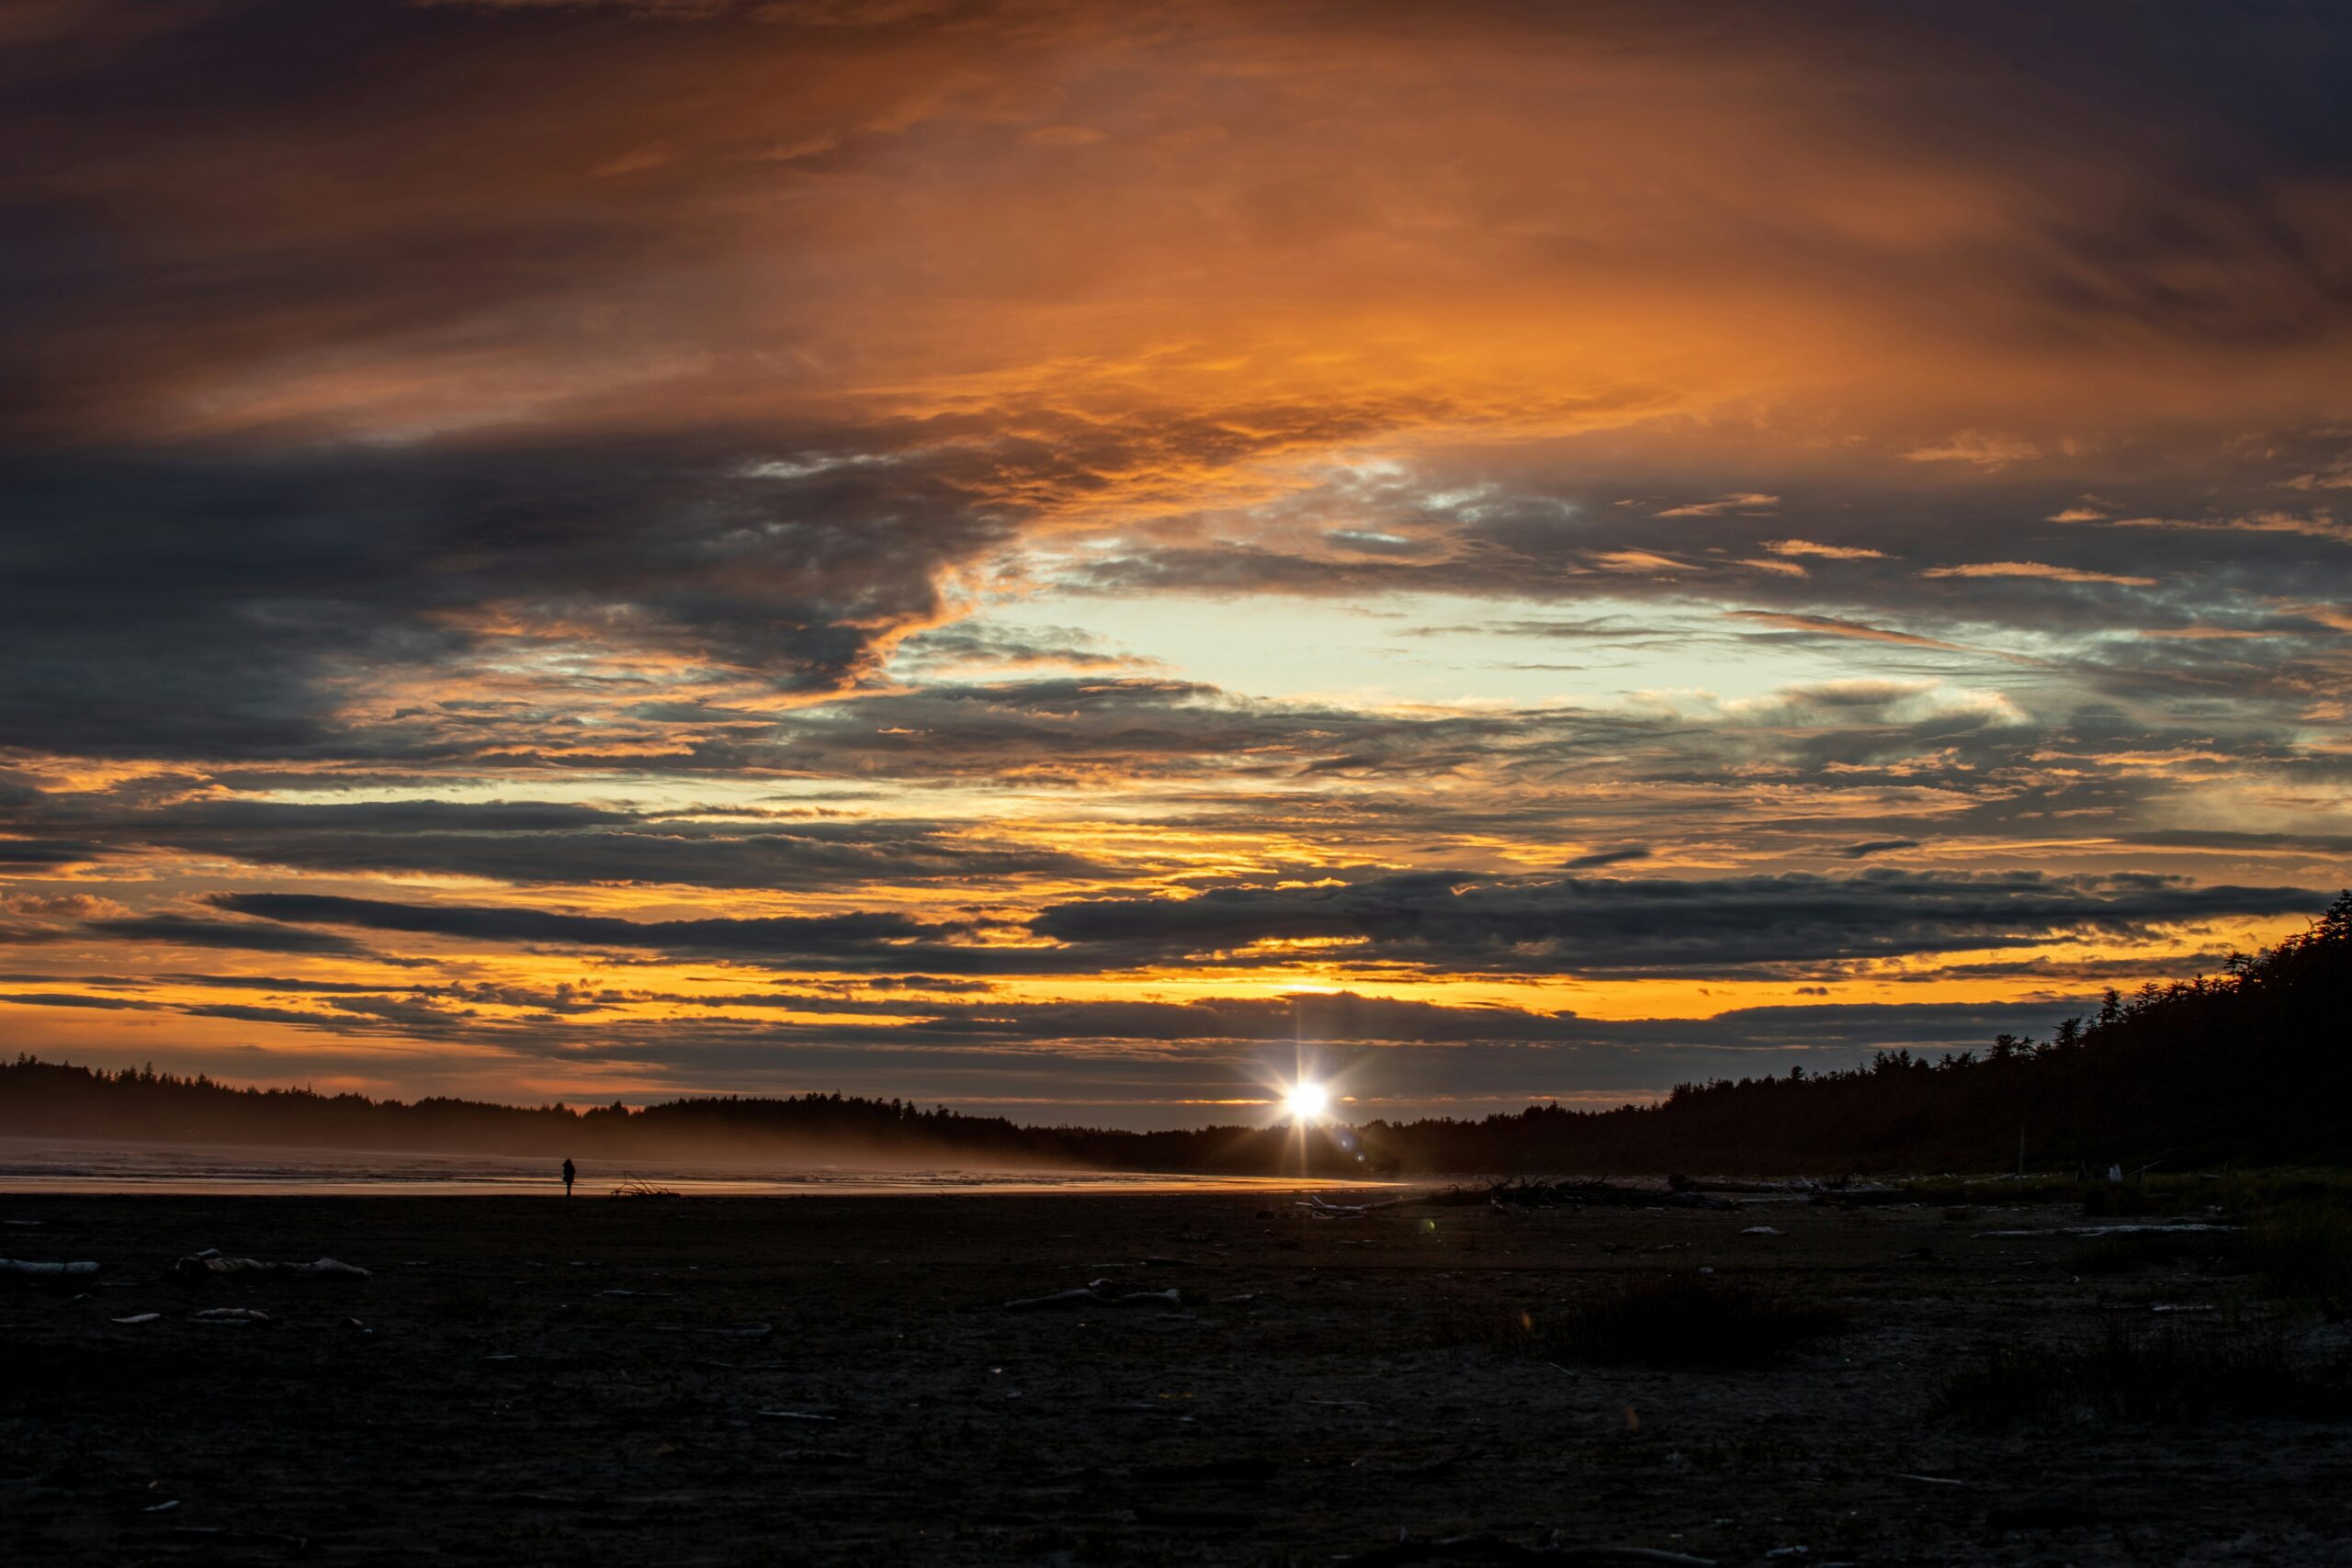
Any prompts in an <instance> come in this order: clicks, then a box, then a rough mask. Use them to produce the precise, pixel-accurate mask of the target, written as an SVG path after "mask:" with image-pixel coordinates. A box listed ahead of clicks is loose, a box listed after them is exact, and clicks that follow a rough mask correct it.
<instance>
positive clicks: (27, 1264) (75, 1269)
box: [0, 1258, 105, 1280]
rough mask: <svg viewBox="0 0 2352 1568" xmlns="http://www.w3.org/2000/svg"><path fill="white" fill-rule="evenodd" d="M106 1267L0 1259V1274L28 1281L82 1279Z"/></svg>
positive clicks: (23, 1259) (100, 1265)
mask: <svg viewBox="0 0 2352 1568" xmlns="http://www.w3.org/2000/svg"><path fill="white" fill-rule="evenodd" d="M103 1267H105V1265H103V1264H98V1263H89V1262H82V1263H35V1262H31V1261H29V1260H28V1259H25V1258H0V1274H11V1275H15V1276H17V1277H18V1278H21V1279H27V1280H62V1279H65V1278H67V1277H69V1276H71V1277H74V1278H80V1277H82V1276H85V1275H89V1274H95V1273H96V1272H97V1271H98V1270H99V1269H101V1268H103Z"/></svg>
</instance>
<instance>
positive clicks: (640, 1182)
mask: <svg viewBox="0 0 2352 1568" xmlns="http://www.w3.org/2000/svg"><path fill="white" fill-rule="evenodd" d="M677 1195H678V1193H677V1190H676V1189H675V1188H671V1187H656V1186H655V1185H654V1184H653V1183H652V1182H650V1181H648V1180H646V1179H645V1178H643V1177H641V1176H639V1175H638V1174H637V1173H636V1172H635V1171H633V1170H625V1171H623V1172H621V1184H620V1185H619V1186H618V1187H616V1188H614V1189H613V1196H614V1197H616V1198H675V1197H676V1196H677Z"/></svg>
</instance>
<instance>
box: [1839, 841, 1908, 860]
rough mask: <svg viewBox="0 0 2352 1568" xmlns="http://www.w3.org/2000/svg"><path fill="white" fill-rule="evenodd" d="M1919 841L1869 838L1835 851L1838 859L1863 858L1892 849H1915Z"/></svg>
mask: <svg viewBox="0 0 2352 1568" xmlns="http://www.w3.org/2000/svg"><path fill="white" fill-rule="evenodd" d="M1920 842H1921V840H1917V839H1869V840H1864V841H1863V842H1861V843H1859V844H1848V845H1846V846H1845V847H1844V848H1843V849H1840V850H1838V851H1837V855H1838V859H1840V860H1864V859H1867V858H1869V857H1870V856H1871V855H1883V854H1886V853H1888V852H1890V851H1894V850H1916V849H1917V848H1918V847H1919V845H1920Z"/></svg>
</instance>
